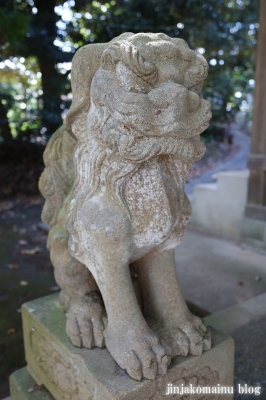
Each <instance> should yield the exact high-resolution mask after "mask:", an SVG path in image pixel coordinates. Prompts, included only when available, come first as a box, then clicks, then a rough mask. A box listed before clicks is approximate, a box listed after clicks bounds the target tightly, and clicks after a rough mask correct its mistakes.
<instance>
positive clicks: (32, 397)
mask: <svg viewBox="0 0 266 400" xmlns="http://www.w3.org/2000/svg"><path fill="white" fill-rule="evenodd" d="M10 399H11V400H53V399H54V398H53V397H52V396H51V395H50V393H49V392H48V391H47V390H46V389H45V388H44V387H39V386H38V385H37V384H36V382H35V381H34V380H33V379H32V377H31V376H30V375H29V373H28V371H27V368H26V367H25V368H21V369H19V370H17V371H16V372H14V373H13V374H12V375H11V376H10ZM6 400H7V399H6Z"/></svg>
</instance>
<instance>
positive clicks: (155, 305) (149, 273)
mask: <svg viewBox="0 0 266 400" xmlns="http://www.w3.org/2000/svg"><path fill="white" fill-rule="evenodd" d="M135 265H136V267H137V270H138V278H139V281H140V285H141V288H142V297H143V303H144V313H145V317H146V318H147V320H148V321H149V323H150V326H151V327H152V329H153V330H154V331H155V332H156V333H158V335H159V336H160V337H161V338H163V339H164V340H165V341H166V342H167V343H168V344H169V345H170V347H171V355H172V357H174V356H176V355H182V356H186V355H188V354H194V355H200V354H201V353H202V352H203V351H204V350H208V349H210V347H211V338H210V334H209V332H208V329H207V327H206V326H205V325H204V323H203V322H202V320H201V319H200V318H198V317H196V316H195V315H193V314H192V313H191V312H190V311H189V309H188V307H187V305H186V302H185V300H184V298H183V295H182V293H181V290H180V287H179V283H178V279H177V275H176V269H175V259H174V250H166V249H161V248H160V247H158V248H156V250H154V251H152V252H151V253H149V254H148V255H146V256H145V257H143V258H142V259H141V260H139V261H138V262H137V263H135Z"/></svg>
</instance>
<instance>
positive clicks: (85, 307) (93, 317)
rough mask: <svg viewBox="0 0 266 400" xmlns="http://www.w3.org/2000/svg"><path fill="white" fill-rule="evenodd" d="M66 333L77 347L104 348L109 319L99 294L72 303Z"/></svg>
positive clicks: (67, 315)
mask: <svg viewBox="0 0 266 400" xmlns="http://www.w3.org/2000/svg"><path fill="white" fill-rule="evenodd" d="M66 317H67V323H66V333H67V335H68V337H69V338H70V340H71V342H72V344H73V345H74V346H76V347H86V348H88V349H92V348H93V347H95V346H96V347H101V348H102V347H104V346H105V340H104V334H103V333H104V330H105V328H106V326H107V317H106V312H105V309H104V305H103V302H102V300H101V298H100V296H99V295H98V294H95V293H94V294H92V295H89V296H85V297H83V298H82V299H76V300H75V301H72V302H71V304H70V307H69V309H68V312H67V314H66Z"/></svg>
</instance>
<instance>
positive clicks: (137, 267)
mask: <svg viewBox="0 0 266 400" xmlns="http://www.w3.org/2000/svg"><path fill="white" fill-rule="evenodd" d="M207 72H208V65H207V62H206V60H205V59H204V58H203V57H202V56H201V55H200V54H198V53H196V52H194V51H192V50H190V49H189V47H188V45H187V44H186V43H185V42H184V41H183V40H181V39H171V38H169V37H168V36H167V35H165V34H162V33H159V34H152V33H147V34H146V33H145V34H144V33H139V34H136V35H135V34H132V33H124V34H122V35H121V36H119V37H117V38H115V39H113V40H112V41H111V42H109V43H105V44H91V45H88V46H84V47H83V48H81V49H80V50H79V51H78V52H77V54H76V55H75V57H74V60H73V67H72V90H73V102H72V106H71V108H70V110H69V113H68V116H67V120H66V124H65V125H64V126H62V127H61V128H60V129H59V130H58V131H57V132H56V133H55V134H54V135H53V137H52V138H51V140H50V141H49V143H48V145H47V148H46V150H45V154H44V161H45V170H44V172H43V174H42V176H41V178H40V190H41V192H42V194H43V195H44V197H45V199H46V202H45V205H44V209H43V213H42V219H43V221H44V222H45V223H46V224H48V225H49V226H50V228H51V230H50V233H49V237H48V248H49V250H50V253H51V261H52V263H53V265H54V268H55V278H56V281H57V283H58V285H59V286H60V288H61V293H60V300H61V303H62V305H63V307H64V308H65V310H66V311H67V314H66V316H67V322H66V331H67V334H68V336H69V338H70V339H71V341H72V343H73V344H74V345H75V346H79V347H81V346H83V347H87V348H92V347H94V346H98V347H103V346H104V345H106V347H107V349H108V350H109V352H110V353H111V355H112V356H113V358H114V359H115V361H116V362H117V363H118V365H119V366H120V367H121V368H123V369H125V370H126V371H127V372H128V374H129V375H130V376H131V377H132V378H134V379H137V380H140V379H141V378H142V377H145V378H148V379H154V378H155V377H156V375H157V374H163V373H165V372H166V369H167V365H169V363H170V360H171V357H173V356H176V355H182V356H186V355H188V354H194V355H200V354H201V353H202V352H203V351H204V350H208V349H210V346H211V339H210V334H209V332H208V329H207V328H206V326H205V325H204V323H203V322H202V321H201V319H200V318H198V317H196V316H194V315H193V314H191V313H190V311H189V310H188V308H187V305H186V303H185V301H184V299H183V297H182V294H181V292H180V289H179V285H178V281H177V277H176V270H175V261H174V248H175V247H176V245H177V244H178V243H180V241H181V240H182V238H183V235H184V231H185V227H186V223H187V221H188V219H189V217H190V214H191V209H190V204H189V201H188V199H187V197H186V195H185V193H184V183H185V180H186V176H187V174H188V173H189V171H190V170H191V169H192V166H193V163H194V162H195V161H197V160H199V159H200V158H201V157H202V155H203V153H204V150H205V147H204V144H203V143H202V142H201V140H200V136H199V134H200V133H202V132H203V131H204V130H205V129H206V128H207V127H208V123H209V119H210V117H211V112H210V105H209V103H208V102H207V101H205V100H203V99H202V96H201V89H202V84H203V81H204V79H205V78H206V77H207Z"/></svg>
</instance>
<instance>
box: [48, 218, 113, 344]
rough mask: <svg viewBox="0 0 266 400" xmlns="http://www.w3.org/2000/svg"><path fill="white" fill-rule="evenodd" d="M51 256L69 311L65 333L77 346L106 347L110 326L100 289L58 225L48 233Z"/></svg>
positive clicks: (65, 233) (62, 300)
mask: <svg viewBox="0 0 266 400" xmlns="http://www.w3.org/2000/svg"><path fill="white" fill-rule="evenodd" d="M48 243H49V248H50V257H51V261H52V264H53V266H54V269H55V270H54V271H55V279H56V282H57V284H58V286H59V287H60V288H61V292H60V301H61V304H62V305H63V307H64V309H65V310H66V311H67V313H66V317H67V322H66V331H67V334H68V336H69V338H70V340H71V341H72V343H73V344H74V345H75V346H78V347H87V348H92V347H94V346H97V347H104V345H105V342H104V335H103V331H104V329H105V326H106V324H107V318H106V312H105V309H104V305H103V301H102V298H101V294H100V292H99V289H98V286H97V284H96V282H95V280H94V278H93V276H92V275H91V273H90V272H89V271H88V269H87V268H86V267H85V265H83V264H81V263H80V262H79V261H78V260H76V259H75V258H74V257H72V256H71V254H70V252H69V250H68V233H67V232H66V231H65V230H63V229H61V228H60V226H59V225H56V226H55V227H53V228H52V229H51V231H50V233H49V239H48Z"/></svg>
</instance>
